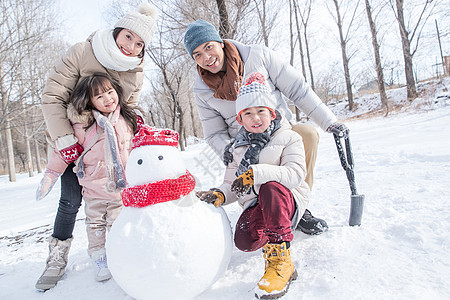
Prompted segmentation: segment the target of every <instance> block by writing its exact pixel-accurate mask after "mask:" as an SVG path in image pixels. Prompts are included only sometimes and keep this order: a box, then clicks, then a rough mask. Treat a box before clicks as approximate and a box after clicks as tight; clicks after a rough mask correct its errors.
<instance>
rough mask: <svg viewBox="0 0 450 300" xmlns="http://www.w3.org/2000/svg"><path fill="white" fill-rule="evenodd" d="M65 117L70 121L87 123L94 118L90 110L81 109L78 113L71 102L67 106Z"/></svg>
mask: <svg viewBox="0 0 450 300" xmlns="http://www.w3.org/2000/svg"><path fill="white" fill-rule="evenodd" d="M67 117H68V118H69V120H70V121H71V122H72V123H81V124H89V123H90V122H91V121H93V120H94V115H93V114H92V112H91V111H90V110H83V111H82V112H81V114H79V113H78V111H77V110H76V109H75V106H73V104H72V103H70V104H69V106H68V107H67Z"/></svg>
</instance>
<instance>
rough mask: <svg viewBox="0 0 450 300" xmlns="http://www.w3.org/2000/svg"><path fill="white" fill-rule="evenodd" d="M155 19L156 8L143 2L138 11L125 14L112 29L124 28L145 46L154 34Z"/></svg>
mask: <svg viewBox="0 0 450 300" xmlns="http://www.w3.org/2000/svg"><path fill="white" fill-rule="evenodd" d="M157 17H158V11H157V9H156V7H154V6H153V5H151V4H150V3H148V2H144V3H142V4H141V5H140V6H139V10H138V11H133V12H129V13H127V14H126V15H125V16H124V17H123V18H122V19H120V20H119V21H118V22H117V23H116V25H114V28H126V29H129V30H131V31H133V32H134V33H136V34H137V35H139V37H140V38H141V39H142V40H143V41H144V43H145V45H146V46H147V45H148V44H149V43H150V41H151V40H152V36H153V33H154V32H155V29H156V19H157Z"/></svg>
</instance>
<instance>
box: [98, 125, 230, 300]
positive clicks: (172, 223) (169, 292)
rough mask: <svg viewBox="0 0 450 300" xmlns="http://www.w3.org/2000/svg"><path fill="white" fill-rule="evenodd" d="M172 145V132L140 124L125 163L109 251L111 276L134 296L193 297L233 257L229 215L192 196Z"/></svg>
mask: <svg viewBox="0 0 450 300" xmlns="http://www.w3.org/2000/svg"><path fill="white" fill-rule="evenodd" d="M177 145H178V133H177V132H175V131H173V130H170V129H157V128H152V127H149V126H147V125H144V126H143V127H142V128H141V130H140V131H139V133H138V134H137V135H136V136H135V138H134V139H133V143H132V151H131V153H130V156H129V158H128V162H127V165H126V171H125V175H126V178H127V181H128V187H127V188H126V189H125V190H124V191H123V192H122V200H123V203H124V208H123V209H122V211H121V213H120V215H119V216H118V218H117V219H116V220H115V222H114V224H113V226H112V228H111V231H110V233H109V235H108V240H107V243H106V252H107V257H108V266H109V269H110V271H111V273H112V275H113V278H114V280H115V281H116V282H117V284H118V285H119V286H120V287H121V288H122V289H123V290H124V291H125V292H126V293H127V294H129V295H130V296H132V297H134V298H136V299H191V298H193V297H195V296H197V295H199V294H200V293H202V292H203V291H205V290H206V289H208V288H209V287H210V286H211V285H212V284H213V283H214V282H216V281H217V280H218V279H219V278H220V277H221V276H222V275H223V274H224V273H225V271H226V269H227V267H228V263H229V262H230V258H231V253H232V249H233V242H232V232H231V226H230V221H229V220H228V217H227V215H226V213H225V211H224V210H223V209H222V208H220V207H219V208H216V207H214V206H212V205H209V204H206V203H204V202H202V201H198V199H197V197H195V194H194V192H193V190H194V186H195V180H194V177H193V176H192V175H191V174H190V173H189V171H188V170H186V166H185V164H184V162H183V160H182V158H181V154H180V152H179V150H178V149H177Z"/></svg>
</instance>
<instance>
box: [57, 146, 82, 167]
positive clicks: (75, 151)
mask: <svg viewBox="0 0 450 300" xmlns="http://www.w3.org/2000/svg"><path fill="white" fill-rule="evenodd" d="M59 152H60V153H61V156H62V158H63V159H64V161H65V162H66V163H67V164H71V163H73V162H74V161H76V160H77V158H78V157H80V155H81V153H83V147H82V146H81V145H80V144H78V143H75V144H73V145H71V146H69V147H67V148H64V149H62V150H60V151H59Z"/></svg>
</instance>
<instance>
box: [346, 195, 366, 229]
mask: <svg viewBox="0 0 450 300" xmlns="http://www.w3.org/2000/svg"><path fill="white" fill-rule="evenodd" d="M364 198H365V196H364V195H351V206H350V218H349V221H348V223H349V225H350V226H359V225H361V219H362V214H363V209H364Z"/></svg>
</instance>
